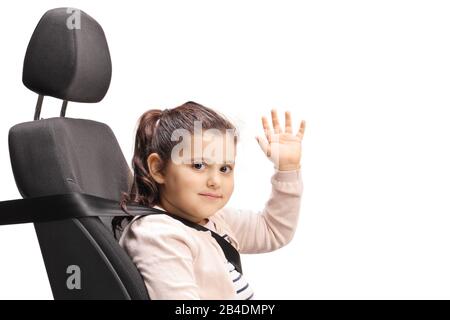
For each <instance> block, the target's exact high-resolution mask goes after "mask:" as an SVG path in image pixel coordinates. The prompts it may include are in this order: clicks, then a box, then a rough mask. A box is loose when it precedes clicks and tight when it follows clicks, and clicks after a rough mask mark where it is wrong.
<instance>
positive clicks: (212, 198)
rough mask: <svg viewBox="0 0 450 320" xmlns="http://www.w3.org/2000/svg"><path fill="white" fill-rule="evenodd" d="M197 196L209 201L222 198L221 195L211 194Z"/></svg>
mask: <svg viewBox="0 0 450 320" xmlns="http://www.w3.org/2000/svg"><path fill="white" fill-rule="evenodd" d="M199 195H201V196H203V197H205V198H208V199H211V200H214V199H221V198H222V196H221V195H218V194H213V193H199Z"/></svg>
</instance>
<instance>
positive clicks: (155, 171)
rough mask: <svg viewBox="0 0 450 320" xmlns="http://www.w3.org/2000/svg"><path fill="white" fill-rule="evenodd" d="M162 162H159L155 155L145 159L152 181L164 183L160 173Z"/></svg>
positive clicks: (157, 156)
mask: <svg viewBox="0 0 450 320" xmlns="http://www.w3.org/2000/svg"><path fill="white" fill-rule="evenodd" d="M162 164H163V161H162V160H161V158H160V156H159V155H158V154H157V153H152V154H150V155H149V156H148V158H147V165H148V169H149V173H150V175H151V176H152V177H153V179H154V180H155V181H156V182H157V183H159V184H163V183H164V180H165V179H164V175H163V173H162V172H161V168H162Z"/></svg>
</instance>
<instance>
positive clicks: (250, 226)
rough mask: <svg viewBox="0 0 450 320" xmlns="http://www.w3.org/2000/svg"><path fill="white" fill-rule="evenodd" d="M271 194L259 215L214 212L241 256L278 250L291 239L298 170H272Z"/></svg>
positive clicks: (299, 179) (298, 192)
mask: <svg viewBox="0 0 450 320" xmlns="http://www.w3.org/2000/svg"><path fill="white" fill-rule="evenodd" d="M271 183H272V192H271V195H270V197H269V200H268V201H267V202H266V205H265V207H264V209H263V210H262V211H260V212H254V211H252V210H237V209H232V208H223V209H222V210H220V211H219V212H218V214H219V215H220V216H221V217H222V219H223V220H224V221H225V222H226V223H227V225H228V226H229V227H230V229H231V230H230V231H231V232H232V233H233V235H234V236H235V237H236V240H237V241H238V243H239V252H241V253H264V252H270V251H274V250H276V249H279V248H281V247H283V246H285V245H286V244H288V243H289V242H290V241H291V240H292V238H293V237H294V233H295V230H296V227H297V222H298V218H299V212H300V202H301V195H302V191H303V182H302V177H301V172H300V170H291V171H279V170H276V171H275V173H274V174H273V176H272V178H271Z"/></svg>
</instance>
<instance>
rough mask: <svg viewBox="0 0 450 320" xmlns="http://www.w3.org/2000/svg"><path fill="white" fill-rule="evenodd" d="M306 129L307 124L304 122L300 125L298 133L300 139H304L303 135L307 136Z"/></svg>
mask: <svg viewBox="0 0 450 320" xmlns="http://www.w3.org/2000/svg"><path fill="white" fill-rule="evenodd" d="M305 127H306V122H305V120H302V122H301V123H300V128H299V129H298V132H297V137H299V138H300V139H302V138H303V135H304V134H305Z"/></svg>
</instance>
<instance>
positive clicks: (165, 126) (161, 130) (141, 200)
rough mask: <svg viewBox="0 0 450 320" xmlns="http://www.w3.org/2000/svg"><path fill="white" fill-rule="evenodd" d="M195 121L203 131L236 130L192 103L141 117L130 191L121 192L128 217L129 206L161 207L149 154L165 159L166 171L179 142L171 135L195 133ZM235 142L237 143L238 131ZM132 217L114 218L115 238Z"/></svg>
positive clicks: (157, 110) (153, 110) (223, 118)
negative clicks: (174, 133) (180, 132)
mask: <svg viewBox="0 0 450 320" xmlns="http://www.w3.org/2000/svg"><path fill="white" fill-rule="evenodd" d="M158 120H159V121H158ZM194 121H201V124H202V129H204V130H207V129H218V130H221V131H225V130H227V129H232V130H236V128H235V126H234V125H233V124H232V123H231V122H230V121H229V120H227V119H226V118H225V117H224V116H223V115H221V114H219V113H217V112H216V111H214V110H212V109H210V108H207V107H205V106H202V105H201V104H198V103H195V102H193V101H188V102H186V103H184V104H182V105H181V106H178V107H176V108H173V109H165V110H159V109H151V110H148V111H146V112H145V113H144V114H142V115H141V116H140V117H139V120H138V126H137V130H136V139H135V145H134V155H133V159H132V164H131V165H132V169H133V173H134V175H133V181H132V185H131V190H130V191H129V192H128V193H126V192H122V198H121V201H120V207H121V208H122V210H123V211H125V213H127V214H129V212H128V211H127V206H126V205H127V204H128V203H132V204H138V205H143V206H147V207H152V206H154V205H158V204H160V190H159V185H158V183H157V182H156V181H155V180H154V179H153V177H152V176H151V175H150V171H149V168H148V164H147V158H148V156H149V155H150V154H152V153H157V154H158V155H159V156H160V158H161V160H162V167H161V168H160V170H161V171H164V170H165V168H166V166H167V164H168V162H169V161H170V156H171V152H172V149H173V147H174V146H175V145H176V144H177V143H178V141H172V140H171V136H172V132H173V131H174V130H176V129H185V130H187V131H188V132H190V133H191V134H193V133H194ZM234 141H235V143H236V142H237V132H236V135H235V137H234ZM132 218H133V216H131V215H130V216H120V217H114V218H113V219H112V228H113V232H114V237H116V232H117V231H119V232H120V231H123V226H122V223H123V220H124V219H125V220H127V221H128V222H130V221H131V220H132ZM116 238H117V237H116Z"/></svg>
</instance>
